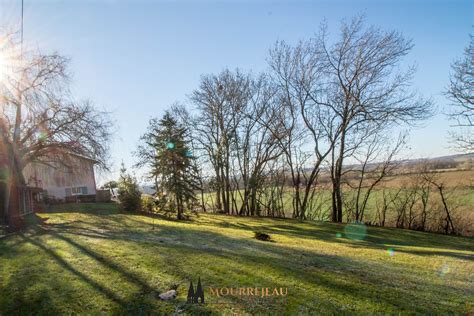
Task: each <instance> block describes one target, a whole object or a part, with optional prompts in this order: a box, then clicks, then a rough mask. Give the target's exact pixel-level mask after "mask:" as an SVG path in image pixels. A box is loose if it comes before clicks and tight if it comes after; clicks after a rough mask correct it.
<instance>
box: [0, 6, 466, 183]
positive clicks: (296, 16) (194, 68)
mask: <svg viewBox="0 0 474 316" xmlns="http://www.w3.org/2000/svg"><path fill="white" fill-rule="evenodd" d="M359 13H364V14H365V15H366V20H367V24H374V25H377V26H380V27H381V28H383V29H386V30H392V29H396V30H399V31H401V32H403V34H404V35H405V36H407V37H409V38H412V39H413V41H414V44H415V47H414V49H413V51H412V52H411V53H410V55H409V56H408V58H406V59H405V61H406V63H407V64H409V63H416V65H417V68H418V71H417V74H416V77H415V82H414V85H415V87H416V88H417V89H418V90H419V91H420V92H421V93H422V94H423V95H424V96H427V97H432V98H433V100H434V101H435V102H436V104H437V106H438V107H439V112H440V113H439V114H438V115H436V116H435V117H434V118H432V119H430V120H429V121H426V122H425V123H424V124H423V126H421V127H419V128H416V129H414V130H413V131H412V133H411V137H410V142H409V144H410V147H411V151H410V152H409V153H407V155H410V156H411V157H416V158H419V157H430V156H439V155H445V154H451V153H453V150H452V149H450V148H449V142H448V130H450V122H449V121H447V119H446V117H445V116H444V115H443V114H442V113H441V112H443V108H444V107H445V106H446V104H447V103H448V101H447V100H446V99H445V98H444V97H443V95H442V91H443V89H444V88H445V87H446V85H447V83H448V79H449V72H450V63H451V62H452V61H453V60H454V59H455V58H457V57H460V56H461V54H462V52H463V48H464V47H465V46H466V45H467V43H468V40H469V37H468V34H469V33H474V32H473V29H472V25H473V22H474V18H473V17H474V5H473V2H472V1H457V0H451V1H449V0H446V1H414V0H413V1H408V0H406V1H393V0H392V1H388V0H385V1H384V0H378V1H376V0H374V1H355V0H354V1H296V0H294V1H258V0H256V1H132V0H129V1H120V0H117V1H113V0H108V1H107V0H102V1H101V0H95V1H79V0H77V1H74V0H69V1H53V0H51V1H41V0H36V1H33V0H25V41H26V42H27V43H28V45H29V46H30V47H34V48H36V49H39V50H40V51H41V52H44V53H48V52H51V51H58V52H59V53H61V54H63V55H65V56H68V57H70V58H71V72H72V73H73V80H72V90H73V92H74V94H75V96H76V97H77V98H84V99H85V98H89V99H91V100H93V102H94V103H95V104H96V105H97V106H99V107H101V108H104V109H106V110H107V111H110V112H112V115H113V118H114V119H115V121H116V123H117V125H116V126H117V130H118V131H117V135H116V137H115V139H114V143H113V145H112V152H111V154H112V159H113V167H112V171H113V172H112V173H111V174H104V175H101V181H99V182H102V181H104V180H105V179H108V178H112V177H114V176H115V175H116V174H117V170H118V167H119V164H120V162H121V161H122V160H123V161H124V162H125V164H126V165H127V166H130V165H132V164H133V163H134V158H133V156H132V154H131V152H132V151H133V150H134V149H135V147H136V144H137V140H138V138H139V136H140V135H141V134H142V133H143V132H144V131H145V129H146V125H147V122H148V119H149V118H150V117H152V116H161V115H162V114H163V112H164V110H165V109H166V108H167V107H168V106H169V105H171V104H172V103H173V102H176V101H178V102H186V101H187V98H186V96H187V95H189V93H190V92H191V91H192V90H193V89H194V88H196V87H197V86H198V83H199V79H200V76H201V75H202V74H208V73H215V72H218V71H220V70H222V69H223V68H225V67H229V68H236V67H239V68H242V69H244V70H252V71H253V72H259V71H264V70H265V69H266V67H267V64H266V60H265V59H266V57H267V53H268V49H269V48H270V47H271V46H272V44H273V43H274V42H275V41H276V40H286V41H288V42H293V43H294V42H296V41H298V40H300V39H306V38H309V37H310V36H311V35H312V34H314V33H315V32H316V31H317V28H318V26H319V24H320V23H321V22H322V21H323V19H326V20H327V22H328V24H329V29H330V32H331V33H333V34H336V33H337V31H338V27H339V23H340V21H341V20H342V19H343V18H350V17H352V16H353V15H355V14H359ZM19 17H20V0H16V1H12V0H0V26H4V27H5V26H6V27H8V28H14V27H15V26H18V22H19Z"/></svg>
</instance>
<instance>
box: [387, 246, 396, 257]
mask: <svg viewBox="0 0 474 316" xmlns="http://www.w3.org/2000/svg"><path fill="white" fill-rule="evenodd" d="M387 254H388V255H389V256H390V257H393V256H394V255H395V250H393V248H388V249H387Z"/></svg>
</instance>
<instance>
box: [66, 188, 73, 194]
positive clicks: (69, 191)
mask: <svg viewBox="0 0 474 316" xmlns="http://www.w3.org/2000/svg"><path fill="white" fill-rule="evenodd" d="M71 195H72V192H71V188H66V196H71Z"/></svg>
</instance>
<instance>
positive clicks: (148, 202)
mask: <svg viewBox="0 0 474 316" xmlns="http://www.w3.org/2000/svg"><path fill="white" fill-rule="evenodd" d="M142 209H143V211H144V212H147V213H154V212H155V211H156V202H155V199H154V198H153V197H151V196H149V195H142Z"/></svg>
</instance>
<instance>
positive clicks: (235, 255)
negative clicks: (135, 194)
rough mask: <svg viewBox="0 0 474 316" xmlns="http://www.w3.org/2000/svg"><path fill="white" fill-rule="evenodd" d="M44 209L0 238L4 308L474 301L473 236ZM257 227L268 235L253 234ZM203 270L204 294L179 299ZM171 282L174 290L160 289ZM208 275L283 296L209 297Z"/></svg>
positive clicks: (431, 306) (277, 309)
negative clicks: (168, 297) (172, 295)
mask: <svg viewBox="0 0 474 316" xmlns="http://www.w3.org/2000/svg"><path fill="white" fill-rule="evenodd" d="M39 217H40V218H39V221H38V223H37V224H34V223H33V224H32V225H31V229H30V230H29V231H27V232H24V233H21V234H16V235H13V236H9V237H7V238H4V239H1V240H0V267H1V269H0V293H1V295H0V315H10V314H14V315H16V314H28V315H30V314H43V315H46V314H47V315H56V314H84V315H96V314H133V315H138V314H161V315H163V314H166V315H169V314H173V313H175V312H177V311H178V312H180V313H182V314H197V313H214V314H228V315H231V314H232V313H237V314H271V315H275V314H301V315H309V314H316V313H317V314H320V313H323V314H334V313H338V314H339V313H347V314H362V315H367V314H376V313H378V314H381V313H384V314H386V313H388V314H414V313H415V314H428V313H429V314H439V315H448V314H463V313H465V314H469V313H473V312H474V309H473V307H474V298H473V296H474V284H473V279H472V275H473V273H474V246H473V245H474V243H473V241H474V239H472V238H465V237H454V236H443V235H436V234H429V233H420V232H414V231H406V230H397V229H389V228H385V229H383V228H374V227H369V228H368V229H367V234H366V235H364V236H362V235H350V234H349V235H348V234H346V233H347V232H348V231H349V228H351V227H346V226H344V225H339V224H331V223H314V222H304V223H301V222H298V221H294V220H283V219H268V218H240V217H230V216H223V215H200V216H198V217H196V216H194V217H193V218H192V219H191V220H190V221H186V222H176V221H172V220H167V219H163V218H158V217H150V216H145V215H138V214H126V213H120V212H119V211H117V210H116V205H115V204H83V205H66V206H61V207H57V208H56V209H54V210H52V211H51V212H48V213H45V214H39ZM41 221H44V222H43V223H41ZM255 231H263V232H266V233H269V234H271V237H272V239H273V241H274V242H264V241H258V240H256V239H254V232H255ZM348 237H365V238H363V239H362V240H357V239H354V238H353V239H351V238H348ZM390 248H392V249H393V253H392V254H393V255H392V256H391V255H390V254H389V252H388V249H390ZM198 276H200V277H201V279H202V282H203V285H204V288H205V292H206V299H207V301H208V302H209V304H204V305H201V306H198V305H192V304H186V303H185V301H186V294H187V288H188V286H189V281H190V280H193V282H194V283H195V284H196V282H197V278H198ZM176 286H177V289H178V297H177V299H176V300H173V301H168V302H164V301H160V300H157V299H156V296H157V295H158V294H159V293H162V292H164V291H167V290H169V289H170V288H173V287H176ZM209 286H213V287H234V288H235V287H239V288H240V287H270V288H274V287H277V288H280V287H284V288H288V295H287V296H286V301H282V300H281V298H276V299H274V298H261V297H260V298H258V299H254V300H248V299H247V298H240V297H226V298H221V299H220V301H221V302H224V303H226V304H211V303H213V302H215V298H214V297H211V296H210V294H209V290H208V287H209Z"/></svg>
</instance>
